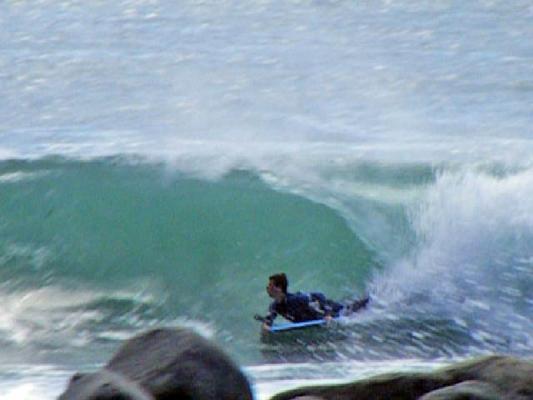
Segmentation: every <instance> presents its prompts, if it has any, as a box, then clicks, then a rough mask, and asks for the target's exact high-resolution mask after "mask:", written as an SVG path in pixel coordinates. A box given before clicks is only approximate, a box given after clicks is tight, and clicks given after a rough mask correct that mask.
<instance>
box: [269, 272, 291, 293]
mask: <svg viewBox="0 0 533 400" xmlns="http://www.w3.org/2000/svg"><path fill="white" fill-rule="evenodd" d="M287 286H289V281H288V280H287V275H285V274H284V273H280V274H274V275H271V276H269V278H268V286H267V288H266V289H267V293H268V295H269V296H270V297H272V298H277V297H279V295H285V294H287Z"/></svg>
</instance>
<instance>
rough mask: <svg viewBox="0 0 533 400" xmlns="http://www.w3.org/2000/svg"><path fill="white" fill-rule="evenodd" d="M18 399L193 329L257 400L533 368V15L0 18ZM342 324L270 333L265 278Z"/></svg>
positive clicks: (96, 11)
mask: <svg viewBox="0 0 533 400" xmlns="http://www.w3.org/2000/svg"><path fill="white" fill-rule="evenodd" d="M0 99H1V100H0V349H1V350H0V388H1V389H0V399H1V400H19V399H24V400H33V399H41V400H42V399H45V400H46V399H54V398H56V397H57V396H58V395H59V394H60V393H61V392H62V391H63V389H64V388H65V387H66V384H67V381H68V379H69V377H70V375H72V374H73V373H74V372H76V371H93V370H95V369H97V368H99V367H100V366H102V365H103V364H105V362H106V361H107V360H108V359H109V357H110V355H111V354H112V353H113V351H115V350H116V349H117V347H118V346H119V345H120V344H121V343H122V342H123V341H124V340H125V339H127V338H129V337H131V336H132V335H134V334H136V333H139V332H142V331H145V330H147V329H150V328H153V327H160V326H176V325H184V326H188V327H190V328H192V329H194V330H196V331H197V332H199V333H201V334H202V335H205V336H207V337H209V338H211V339H212V340H214V341H215V342H216V343H218V344H219V345H220V346H221V347H222V348H224V350H225V351H227V352H228V353H229V355H230V356H231V357H232V358H233V359H234V360H236V362H238V363H239V365H241V366H242V367H243V369H244V371H245V373H246V374H247V375H248V377H249V378H250V381H251V382H252V384H253V386H254V390H255V392H256V395H257V398H258V399H267V398H268V397H269V396H271V395H272V394H274V393H276V392H278V391H281V390H283V389H285V388H292V387H295V386H298V385H305V384H314V383H324V382H341V381H349V380H354V379H358V378H363V377H368V376H371V375H374V374H377V373H380V372H387V371H399V370H412V371H425V370H428V369H433V368H437V367H439V366H442V365H446V364H448V363H451V362H453V361H456V360H460V359H465V358H469V357H473V356H478V355H484V354H492V353H504V354H510V355H514V356H519V357H532V356H533V200H532V199H533V130H532V128H531V126H532V125H533V6H532V5H531V2H529V1H521V0H514V1H498V0H490V1H489V0H479V1H474V0H472V1H466V2H454V1H410V0H398V1H394V0H386V1H287V2H278V1H268V0H265V1H262V0H254V1H248V2H241V1H231V0H228V1H220V2H206V1H180V2H175V1H158V0H121V1H114V2H111V1H94V2H84V1H75V0H66V1H55V0H54V1H52V0H41V1H15V0H6V1H3V2H2V3H1V4H0ZM281 271H284V272H286V273H287V274H288V277H289V282H290V289H291V290H294V291H297V290H301V291H322V292H324V293H325V294H326V295H327V296H328V297H331V298H333V299H336V300H349V299H354V298H357V297H359V296H362V295H363V294H365V293H369V294H370V296H371V298H372V302H371V304H370V306H369V308H368V309H367V310H366V311H364V312H361V313H358V314H356V315H354V316H353V317H352V318H350V319H349V320H348V321H344V322H343V323H341V324H339V326H335V327H332V328H331V329H326V330H318V331H317V330H314V331H311V332H305V333H302V334H301V335H300V334H287V335H281V336H280V337H275V338H267V339H265V338H262V337H261V335H260V325H259V323H258V322H257V321H255V320H254V319H253V315H254V314H264V313H266V310H267V308H268V305H269V298H268V296H267V294H266V291H265V286H266V284H267V280H268V276H269V275H271V274H273V273H276V272H281Z"/></svg>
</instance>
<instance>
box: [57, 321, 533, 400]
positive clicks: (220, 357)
mask: <svg viewBox="0 0 533 400" xmlns="http://www.w3.org/2000/svg"><path fill="white" fill-rule="evenodd" d="M175 399H176V400H177V399H187V400H252V399H253V393H252V390H251V387H250V383H249V381H248V379H247V378H246V376H245V375H244V374H243V373H242V371H241V369H240V368H239V366H238V365H237V364H235V363H234V362H233V360H231V358H230V357H229V356H228V355H226V354H225V353H224V352H223V351H222V349H220V348H219V347H218V346H216V345H215V344H214V343H212V342H211V341H209V340H208V339H205V338H203V337H202V336H200V335H198V334H196V333H195V332H193V331H192V330H189V329H186V328H161V329H154V330H150V331H147V332H144V333H142V334H140V335H137V336H135V337H133V338H132V339H130V340H127V341H126V342H125V343H124V344H123V345H122V346H121V347H120V348H119V349H118V351H117V352H116V353H115V354H114V355H113V357H112V358H111V360H110V361H109V362H108V363H107V364H106V365H105V366H104V367H103V368H102V369H101V370H99V371H96V372H94V373H90V374H75V375H74V376H73V377H72V378H71V379H70V382H69V384H68V387H67V388H66V390H65V392H64V393H63V394H61V395H60V397H59V400H175ZM378 399H398V400H404V399H405V400H411V399H413V400H415V399H421V400H460V399H461V400H465V399H469V400H495V399H504V400H532V399H533V360H521V359H517V358H514V357H507V356H500V355H494V356H487V357H483V358H477V359H473V360H469V361H466V362H461V363H457V364H455V365H452V366H449V367H446V368H442V369H439V370H437V371H434V372H429V373H392V374H384V375H378V376H376V377H373V378H370V379H364V380H359V381H355V382H351V383H347V384H339V385H324V386H309V387H301V388H297V389H293V390H289V391H285V392H282V393H279V394H276V395H275V396H273V397H272V398H271V400H378Z"/></svg>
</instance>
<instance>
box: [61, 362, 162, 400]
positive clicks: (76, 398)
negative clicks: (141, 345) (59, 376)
mask: <svg viewBox="0 0 533 400" xmlns="http://www.w3.org/2000/svg"><path fill="white" fill-rule="evenodd" d="M59 400H154V398H153V397H152V396H151V395H150V394H149V393H147V392H146V391H145V390H143V389H142V388H141V387H139V385H137V384H136V383H135V382H132V381H129V380H128V379H126V378H124V377H123V376H120V375H119V374H115V373H114V372H111V371H107V370H105V369H103V370H101V371H100V372H96V373H94V374H75V375H74V376H73V377H72V378H71V379H70V383H69V385H68V387H67V390H66V391H65V392H64V393H63V394H62V395H61V396H59Z"/></svg>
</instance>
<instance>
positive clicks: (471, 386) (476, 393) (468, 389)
mask: <svg viewBox="0 0 533 400" xmlns="http://www.w3.org/2000/svg"><path fill="white" fill-rule="evenodd" d="M502 398H503V396H502V394H501V393H499V392H498V390H497V389H496V388H495V387H494V386H493V385H491V384H490V383H486V382H480V381H465V382H461V383H458V384H457V385H452V386H446V387H445V388H442V389H439V390H434V391H433V392H429V393H428V394H425V395H424V396H422V397H421V398H420V400H500V399H502Z"/></svg>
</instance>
